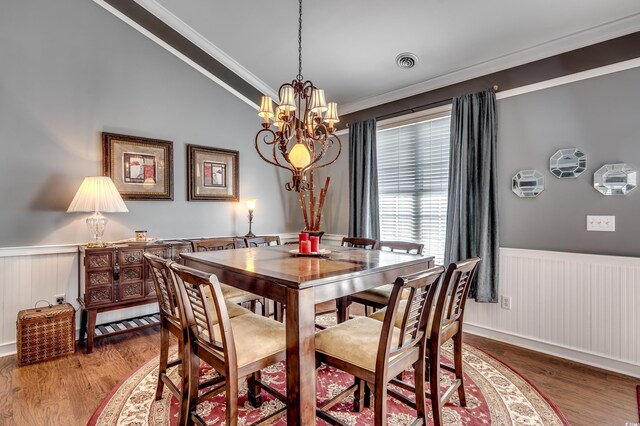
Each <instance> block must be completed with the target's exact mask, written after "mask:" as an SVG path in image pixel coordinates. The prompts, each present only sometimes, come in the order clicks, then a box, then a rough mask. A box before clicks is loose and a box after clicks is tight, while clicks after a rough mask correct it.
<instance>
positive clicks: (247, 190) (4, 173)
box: [0, 0, 299, 247]
mask: <svg viewBox="0 0 640 426" xmlns="http://www.w3.org/2000/svg"><path fill="white" fill-rule="evenodd" d="M0 58H2V67H1V71H0V146H1V148H2V151H1V153H0V200H1V205H0V247H11V246H25V245H36V244H61V243H77V242H83V241H86V240H87V238H88V233H87V231H86V228H85V225H84V218H85V216H86V214H83V213H76V214H67V213H65V210H66V209H67V207H68V205H69V203H70V201H71V199H72V198H73V195H74V193H75V191H76V190H77V188H78V187H79V185H80V183H81V182H82V179H83V177H84V176H86V175H99V174H101V141H100V132H102V131H109V132H117V133H124V134H132V135H138V136H145V137H156V138H160V139H167V140H172V141H174V147H173V148H174V176H175V177H174V186H175V190H174V201H173V202H169V201H128V202H127V205H128V207H129V210H130V212H129V213H119V214H110V215H108V218H109V219H110V223H109V225H108V227H107V232H106V235H105V238H106V239H107V240H113V239H120V238H128V237H131V236H133V232H132V231H133V230H134V229H140V228H143V229H147V230H148V231H149V235H150V236H157V237H172V236H199V235H229V234H235V233H241V234H244V233H245V232H246V230H247V223H246V211H245V210H244V208H243V207H242V206H239V205H238V203H229V202H187V201H186V170H185V168H186V166H185V161H186V160H185V150H186V148H185V145H186V144H187V143H192V144H199V145H208V146H214V147H220V148H229V149H236V150H239V151H240V172H241V174H240V195H241V199H247V198H257V200H258V204H257V208H256V213H255V214H256V218H255V227H254V231H255V232H258V233H263V232H264V233H266V232H283V231H289V230H296V229H297V227H296V226H295V223H294V219H296V216H295V215H296V214H298V213H299V211H297V212H296V211H292V210H291V209H290V208H289V207H288V206H289V202H288V201H287V198H286V197H287V196H288V195H289V194H285V191H284V190H283V189H282V186H283V184H284V180H285V177H286V176H284V174H282V175H278V172H276V171H275V168H274V167H272V166H269V165H267V164H266V163H264V162H263V161H262V160H260V159H259V158H258V156H257V155H256V153H255V152H254V150H253V137H254V135H255V132H256V131H257V130H258V128H259V122H260V121H259V118H258V117H257V114H256V111H255V110H253V109H252V108H251V107H249V106H248V105H247V104H245V103H243V102H242V101H240V100H239V99H237V98H236V97H234V96H233V95H231V94H230V93H228V92H227V91H225V90H224V89H222V88H221V87H219V86H218V85H216V84H215V83H213V82H212V81H211V80H209V79H207V78H206V77H204V76H203V75H202V74H200V73H198V72H197V71H195V70H194V69H192V68H191V67H189V66H188V65H186V64H185V63H183V62H182V61H180V60H179V59H177V58H176V57H174V56H173V55H171V54H170V53H168V52H167V51H165V50H164V49H163V48H161V47H160V46H158V45H156V44H155V43H154V42H153V41H151V40H149V39H147V38H146V37H145V36H143V35H141V34H140V33H138V32H137V31H135V30H134V29H132V28H131V27H129V26H128V25H127V24H125V23H124V22H122V21H120V20H119V19H118V18H116V17H114V16H113V15H111V14H110V13H109V12H107V11H106V10H104V9H103V8H101V7H100V6H98V5H96V4H95V3H94V2H92V1H86V0H59V1H49V0H30V1H28V2H22V1H11V2H9V1H6V2H3V4H2V13H0ZM283 206H284V207H283Z"/></svg>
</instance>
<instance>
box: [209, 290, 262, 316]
mask: <svg viewBox="0 0 640 426" xmlns="http://www.w3.org/2000/svg"><path fill="white" fill-rule="evenodd" d="M204 295H205V297H206V298H207V301H208V302H209V306H211V307H212V309H211V312H210V313H209V315H211V321H212V322H213V324H217V323H218V314H217V313H216V309H215V308H214V307H213V306H214V304H213V296H212V294H211V289H210V288H209V286H207V287H205V288H204ZM225 304H226V305H227V313H228V314H229V318H235V317H239V316H240V315H246V314H250V313H251V311H250V310H249V309H247V308H243V307H242V306H240V305H237V304H235V303H233V302H230V301H228V300H225Z"/></svg>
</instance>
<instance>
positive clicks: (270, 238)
mask: <svg viewBox="0 0 640 426" xmlns="http://www.w3.org/2000/svg"><path fill="white" fill-rule="evenodd" d="M244 243H245V245H246V247H249V248H251V247H266V246H279V245H280V237H279V236H277V235H265V236H262V237H254V238H245V239H244Z"/></svg>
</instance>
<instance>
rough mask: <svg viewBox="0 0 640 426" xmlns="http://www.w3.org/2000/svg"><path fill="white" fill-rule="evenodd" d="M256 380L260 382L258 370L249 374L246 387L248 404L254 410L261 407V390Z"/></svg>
mask: <svg viewBox="0 0 640 426" xmlns="http://www.w3.org/2000/svg"><path fill="white" fill-rule="evenodd" d="M258 380H260V370H258V371H256V372H255V373H253V374H250V375H249V377H248V379H247V387H248V388H249V390H248V392H247V396H248V398H249V402H250V403H251V405H253V406H254V407H255V408H258V407H259V406H261V405H262V388H261V387H260V385H259V384H258Z"/></svg>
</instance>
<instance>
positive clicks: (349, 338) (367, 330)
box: [316, 317, 400, 371]
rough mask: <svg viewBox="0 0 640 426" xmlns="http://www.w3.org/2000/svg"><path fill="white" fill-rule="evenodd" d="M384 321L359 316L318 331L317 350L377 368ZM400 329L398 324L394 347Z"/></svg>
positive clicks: (395, 329) (392, 342) (372, 368)
mask: <svg viewBox="0 0 640 426" xmlns="http://www.w3.org/2000/svg"><path fill="white" fill-rule="evenodd" d="M381 333H382V323H381V322H380V321H376V320H373V319H371V318H367V317H356V318H354V319H350V320H348V321H345V322H343V323H340V324H338V325H336V326H335V327H331V328H327V329H326V330H322V331H319V332H318V333H316V352H320V353H322V354H326V355H329V356H331V357H333V358H338V359H340V360H342V361H346V362H348V363H349V364H352V365H355V366H358V367H360V368H364V369H366V370H368V371H375V369H376V358H377V355H378V344H379V342H380V335H381ZM399 339H400V330H398V329H397V328H395V327H394V329H393V339H392V341H391V346H392V348H393V347H394V346H396V345H397V344H398V341H399Z"/></svg>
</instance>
